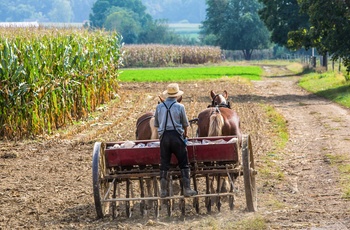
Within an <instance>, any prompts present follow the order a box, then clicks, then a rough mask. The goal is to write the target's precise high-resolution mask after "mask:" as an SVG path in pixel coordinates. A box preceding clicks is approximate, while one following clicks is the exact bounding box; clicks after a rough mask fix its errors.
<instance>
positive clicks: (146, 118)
mask: <svg viewBox="0 0 350 230" xmlns="http://www.w3.org/2000/svg"><path fill="white" fill-rule="evenodd" d="M152 117H154V115H149V116H147V117H145V118H143V119H142V120H141V121H139V122H138V123H137V124H136V128H138V127H139V126H140V125H141V124H142V123H143V122H145V121H146V120H148V119H151V118H152Z"/></svg>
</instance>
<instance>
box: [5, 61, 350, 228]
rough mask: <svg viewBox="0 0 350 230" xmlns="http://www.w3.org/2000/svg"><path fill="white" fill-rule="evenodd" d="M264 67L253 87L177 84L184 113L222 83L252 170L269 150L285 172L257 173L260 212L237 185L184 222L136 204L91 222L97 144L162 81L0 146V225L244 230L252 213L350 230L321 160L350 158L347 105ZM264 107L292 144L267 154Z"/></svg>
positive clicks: (191, 113) (128, 125)
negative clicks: (247, 138)
mask: <svg viewBox="0 0 350 230" xmlns="http://www.w3.org/2000/svg"><path fill="white" fill-rule="evenodd" d="M264 69H265V72H266V73H267V75H269V76H270V77H269V78H265V79H264V80H262V81H256V82H253V84H252V85H249V84H247V83H246V82H244V81H242V80H239V81H237V80H233V79H229V78H222V79H220V80H214V81H198V82H183V83H180V88H181V90H183V91H184V92H185V94H184V99H183V102H182V103H183V104H184V105H185V106H186V110H187V114H188V117H189V118H190V119H191V118H194V117H196V116H197V114H198V112H199V111H201V110H202V109H204V108H205V107H206V106H207V105H208V104H209V103H210V99H209V91H210V90H212V89H213V90H215V91H217V92H218V93H220V92H222V90H224V89H226V90H227V91H228V92H229V95H230V100H231V102H232V107H233V109H235V110H237V112H238V114H239V115H240V117H241V120H242V130H243V132H244V133H249V134H251V136H252V139H253V145H254V150H255V151H254V153H255V161H256V162H257V163H256V164H257V167H259V165H261V166H262V164H264V161H263V160H262V159H263V157H266V156H270V155H271V157H272V158H273V159H272V161H273V162H274V164H275V166H274V167H271V169H270V170H271V172H272V173H273V172H275V171H276V172H277V171H279V172H282V173H281V174H282V176H281V177H279V179H276V178H275V177H271V178H266V177H263V176H260V175H259V174H258V177H257V183H258V184H257V186H258V205H259V210H258V212H256V213H247V212H245V210H244V208H245V202H244V191H241V192H240V193H238V194H237V198H236V206H235V210H233V211H230V210H228V208H227V207H226V208H225V207H223V208H222V211H221V212H217V211H215V208H214V209H213V213H212V214H210V215H208V214H206V213H205V210H204V208H203V211H201V213H200V214H195V212H194V211H193V210H192V209H191V207H189V208H188V210H187V211H186V212H187V215H186V219H185V220H183V219H182V218H180V217H179V216H177V215H175V216H173V217H170V218H169V217H167V216H166V211H163V212H161V216H160V218H158V219H156V218H154V217H153V216H152V213H151V211H150V215H149V216H146V217H143V218H142V217H141V216H140V214H138V213H137V212H136V210H135V214H134V215H133V216H132V217H131V218H126V217H121V218H118V219H112V218H109V217H107V218H105V219H103V220H97V219H96V213H95V207H94V203H93V202H94V201H93V195H92V182H91V175H92V174H91V160H92V149H93V144H94V142H95V141H97V140H98V141H113V140H134V136H135V134H134V132H135V123H136V119H137V117H138V116H139V115H140V114H142V112H146V111H149V110H152V109H154V108H155V105H156V103H157V100H158V99H157V95H158V94H159V93H160V92H162V91H163V90H164V89H165V87H166V83H142V84H140V83H127V84H126V83H124V84H122V85H121V89H120V92H119V97H120V101H119V102H113V103H111V104H110V105H108V106H103V107H101V108H100V109H99V112H98V113H97V114H94V115H93V117H91V119H89V120H87V121H85V122H83V123H80V124H77V125H75V126H72V127H69V128H67V129H66V130H65V131H62V132H60V133H57V134H55V135H54V136H51V137H43V138H41V139H36V140H26V141H17V142H12V141H11V142H10V141H2V142H1V143H0V181H1V183H0V229H22V228H27V229H164V228H167V229H234V228H235V227H236V226H237V224H238V226H241V227H238V228H237V229H242V228H243V227H242V226H243V225H244V224H245V223H246V222H249V221H250V220H256V219H261V220H262V223H263V224H262V225H261V226H262V227H264V226H265V227H266V229H350V205H349V201H346V200H344V199H342V198H341V196H342V191H341V181H340V177H339V175H338V171H337V169H336V168H334V167H333V166H332V165H331V164H330V163H329V159H328V158H327V157H326V155H327V154H332V155H341V154H344V155H347V156H349V154H350V152H349V151H350V150H349V149H350V139H349V127H350V113H349V110H347V109H343V108H341V107H340V106H337V105H335V104H333V103H330V102H329V101H326V100H323V99H321V98H318V97H316V96H314V95H310V94H309V93H307V92H305V91H304V90H301V89H300V88H299V87H298V86H297V85H296V82H297V80H298V77H294V76H293V75H292V74H291V73H290V72H289V71H288V70H287V69H283V70H281V68H280V67H274V66H265V67H264ZM281 71H282V72H281ZM277 73H278V74H277ZM281 73H282V74H281ZM275 75H280V76H275ZM262 103H268V104H271V105H273V106H274V107H275V108H276V109H277V110H278V111H279V112H280V113H281V114H282V115H283V116H284V117H285V119H286V120H287V122H288V129H289V132H290V140H289V142H288V143H287V146H286V148H285V149H284V150H283V151H278V152H277V153H275V152H274V146H273V143H272V139H273V134H271V123H270V122H269V120H268V117H267V116H266V115H265V112H264V110H263V109H262V107H261V104H262ZM270 153H274V154H270ZM346 163H347V164H349V162H346ZM257 170H258V171H259V168H257ZM261 175H263V173H261ZM242 221H243V222H242ZM244 221H246V222H244ZM257 229H259V228H257ZM260 229H261V228H260Z"/></svg>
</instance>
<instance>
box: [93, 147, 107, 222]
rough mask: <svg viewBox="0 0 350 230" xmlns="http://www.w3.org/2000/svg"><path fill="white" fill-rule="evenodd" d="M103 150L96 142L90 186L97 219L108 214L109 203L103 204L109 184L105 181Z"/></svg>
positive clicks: (105, 169)
mask: <svg viewBox="0 0 350 230" xmlns="http://www.w3.org/2000/svg"><path fill="white" fill-rule="evenodd" d="M103 149H104V145H103V144H102V143H101V142H96V143H95V145H94V150H93V156H92V186H93V192H94V200H95V208H96V213H97V217H98V218H103V217H104V216H105V215H106V214H108V213H109V202H104V196H105V194H106V193H107V190H108V187H109V184H110V182H108V181H107V180H106V179H105V177H106V174H107V168H106V160H105V155H104V151H103Z"/></svg>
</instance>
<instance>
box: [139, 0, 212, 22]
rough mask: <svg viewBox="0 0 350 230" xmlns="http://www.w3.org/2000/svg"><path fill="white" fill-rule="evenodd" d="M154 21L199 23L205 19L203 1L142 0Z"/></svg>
mask: <svg viewBox="0 0 350 230" xmlns="http://www.w3.org/2000/svg"><path fill="white" fill-rule="evenodd" d="M142 2H143V4H144V5H145V6H146V7H147V11H148V12H149V14H150V15H152V17H153V18H154V19H165V20H167V21H169V22H170V23H177V22H180V21H187V22H190V23H200V22H201V21H203V20H204V19H205V9H206V4H205V0H142Z"/></svg>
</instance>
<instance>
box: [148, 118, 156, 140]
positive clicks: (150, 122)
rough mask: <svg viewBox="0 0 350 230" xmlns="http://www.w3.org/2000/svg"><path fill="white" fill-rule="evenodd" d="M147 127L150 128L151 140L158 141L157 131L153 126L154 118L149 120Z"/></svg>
mask: <svg viewBox="0 0 350 230" xmlns="http://www.w3.org/2000/svg"><path fill="white" fill-rule="evenodd" d="M149 126H150V127H151V139H158V130H157V128H156V127H155V126H154V117H152V118H151V119H150V120H149Z"/></svg>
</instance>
